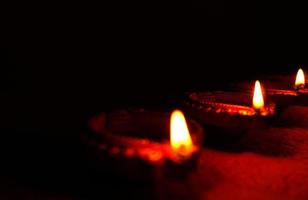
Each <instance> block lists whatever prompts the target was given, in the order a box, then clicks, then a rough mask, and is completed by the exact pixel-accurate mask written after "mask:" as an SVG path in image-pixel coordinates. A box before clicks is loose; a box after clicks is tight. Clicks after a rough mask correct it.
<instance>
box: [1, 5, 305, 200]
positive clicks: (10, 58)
mask: <svg viewBox="0 0 308 200" xmlns="http://www.w3.org/2000/svg"><path fill="white" fill-rule="evenodd" d="M140 7H141V8H140ZM304 8H305V7H304V6H303V5H302V4H301V3H299V2H296V1H293V2H292V3H290V2H288V3H282V2H279V4H274V3H272V4H269V3H261V2H254V1H238V0H236V1H225V0H216V1H214V0H207V1H201V0H198V1H193V2H192V3H189V4H187V5H186V4H179V3H178V4H172V5H166V3H165V4H150V3H147V4H145V3H140V2H139V3H136V4H132V2H129V3H125V4H122V3H120V2H118V3H114V5H94V4H93V5H90V3H88V4H86V5H85V4H78V5H77V3H74V4H63V3H62V4H57V5H56V4H47V3H46V4H40V5H37V4H34V3H33V4H31V3H27V4H26V5H14V6H13V8H12V11H11V9H10V10H9V11H8V12H5V14H3V17H2V19H3V24H4V26H3V27H2V31H1V32H2V33H4V35H3V36H2V39H1V40H2V42H1V51H0V58H1V61H0V65H1V68H0V97H1V99H0V102H1V111H0V115H1V122H0V127H1V132H2V139H1V144H2V145H1V148H2V150H1V151H2V152H1V153H3V154H4V155H3V163H5V164H4V165H3V167H4V170H2V172H3V173H2V174H3V176H4V177H6V179H3V180H4V181H3V182H4V183H1V184H2V185H6V183H10V184H8V186H4V188H5V189H4V192H3V194H2V195H3V196H6V195H8V196H9V195H12V194H15V193H18V192H20V190H22V191H24V190H26V191H27V189H16V188H24V187H25V188H29V187H30V188H32V189H31V190H34V191H41V190H44V191H48V192H47V193H48V194H49V193H50V191H52V192H54V193H57V192H59V191H65V192H67V191H73V192H72V193H74V191H76V185H75V186H74V187H72V188H69V189H71V190H69V189H68V188H67V185H70V184H72V182H74V183H75V184H76V182H77V183H78V181H76V180H77V179H78V180H79V179H81V180H82V178H80V176H82V175H80V171H79V170H80V165H82V164H81V163H80V161H79V153H80V152H79V151H78V150H79V146H78V138H79V132H80V126H81V125H82V124H83V123H85V119H87V117H88V116H90V115H91V114H92V113H95V112H99V111H103V110H109V109H113V108H126V107H130V106H141V107H147V106H149V107H151V106H153V105H154V106H158V107H168V108H170V107H169V104H168V103H167V102H169V100H170V99H173V98H175V99H176V98H177V97H178V96H179V95H181V94H184V93H185V92H187V91H199V90H213V89H222V88H223V87H224V86H226V85H228V84H229V83H230V82H231V81H239V80H244V79H254V78H257V77H259V76H261V75H270V74H277V73H280V74H281V73H285V74H288V73H290V72H292V73H294V71H296V69H297V67H298V65H299V64H302V65H304V66H305V63H306V62H307V59H306V57H307V55H308V54H307V53H308V52H307V41H306V40H307V35H308V34H307V32H306V23H305V22H306V17H305V10H304ZM81 174H82V173H81ZM13 177H14V178H13ZM72 180H73V181H72ZM12 182H13V183H14V184H12ZM81 182H82V181H81ZM20 185H21V186H20ZM29 185H30V186H29ZM38 185H40V187H38ZM77 185H78V184H77ZM81 185H82V184H81ZM84 187H85V186H84ZM33 188H34V189H33ZM42 188H43V189H42ZM77 188H79V187H77ZM74 189H75V190H74ZM65 192H64V193H65ZM21 193H22V192H21ZM34 193H35V192H34ZM60 193H61V192H60Z"/></svg>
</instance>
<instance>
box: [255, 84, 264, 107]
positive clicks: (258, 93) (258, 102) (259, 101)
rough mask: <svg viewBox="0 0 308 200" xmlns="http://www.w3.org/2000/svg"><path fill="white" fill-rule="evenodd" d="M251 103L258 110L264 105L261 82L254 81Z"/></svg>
mask: <svg viewBox="0 0 308 200" xmlns="http://www.w3.org/2000/svg"><path fill="white" fill-rule="evenodd" d="M252 105H253V107H254V109H256V110H260V109H262V108H263V107H264V100H263V94H262V89H261V84H260V82H259V81H256V83H255V90H254V93H253V100H252Z"/></svg>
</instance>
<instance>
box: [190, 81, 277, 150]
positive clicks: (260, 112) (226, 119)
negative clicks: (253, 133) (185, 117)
mask: <svg viewBox="0 0 308 200" xmlns="http://www.w3.org/2000/svg"><path fill="white" fill-rule="evenodd" d="M251 100H252V105H251ZM185 108H186V111H187V113H189V114H190V116H192V117H194V118H196V119H197V120H198V121H199V122H200V123H202V124H203V125H205V127H206V128H207V130H208V131H207V132H208V134H207V136H206V137H207V139H206V141H208V142H209V143H210V144H215V143H216V142H217V143H220V144H222V143H224V142H225V143H232V142H230V141H232V139H235V138H238V137H239V136H241V135H242V134H243V133H244V132H246V131H248V130H250V129H262V128H266V127H267V124H268V122H269V121H272V119H273V118H274V116H275V115H274V114H275V104H271V103H268V104H265V100H264V94H263V91H262V87H261V84H260V82H259V81H256V82H255V86H254V92H253V94H252V95H251V94H249V93H240V92H203V93H191V94H189V96H188V101H186V102H185ZM211 133H212V134H211Z"/></svg>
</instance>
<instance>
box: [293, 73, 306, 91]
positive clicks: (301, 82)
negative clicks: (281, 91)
mask: <svg viewBox="0 0 308 200" xmlns="http://www.w3.org/2000/svg"><path fill="white" fill-rule="evenodd" d="M304 87H305V75H304V71H303V70H302V69H299V70H298V72H297V75H296V80H295V89H300V88H304Z"/></svg>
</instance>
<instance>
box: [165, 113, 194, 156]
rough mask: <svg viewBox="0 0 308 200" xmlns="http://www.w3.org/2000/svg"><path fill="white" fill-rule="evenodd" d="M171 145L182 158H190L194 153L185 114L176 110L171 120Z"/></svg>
mask: <svg viewBox="0 0 308 200" xmlns="http://www.w3.org/2000/svg"><path fill="white" fill-rule="evenodd" d="M170 144H171V147H172V150H173V151H174V152H175V153H176V154H177V155H179V156H181V157H189V156H190V155H191V154H192V152H193V143H192V139H191V137H190V134H189V130H188V127H187V124H186V120H185V117H184V114H183V113H182V112H181V111H179V110H175V111H173V112H172V114H171V120H170Z"/></svg>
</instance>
